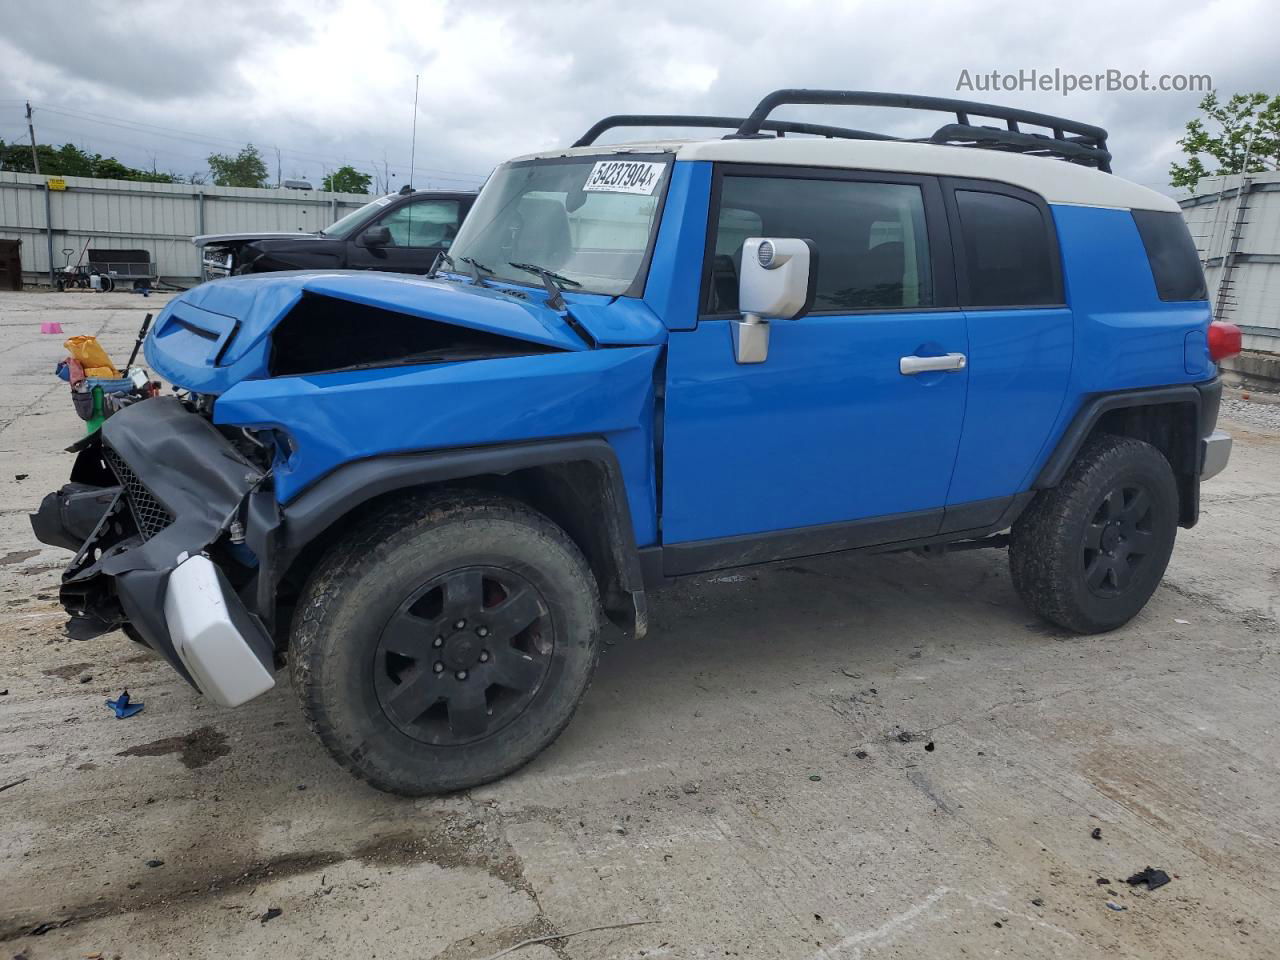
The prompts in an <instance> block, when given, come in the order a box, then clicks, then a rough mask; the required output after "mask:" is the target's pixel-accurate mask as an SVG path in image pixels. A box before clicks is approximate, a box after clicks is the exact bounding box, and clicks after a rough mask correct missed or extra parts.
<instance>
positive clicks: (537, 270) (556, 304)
mask: <svg viewBox="0 0 1280 960" xmlns="http://www.w3.org/2000/svg"><path fill="white" fill-rule="evenodd" d="M507 263H509V264H511V266H513V267H515V268H516V269H517V270H523V271H525V272H526V273H532V274H536V275H537V276H539V277H541V278H542V285H543V286H544V287H546V289H547V293H548V294H549V296H548V297H547V306H548V307H550V308H551V309H552V310H554V311H556V312H557V313H559V314H560V315H561V316H562V317H563V318H564V322H565V323H567V324H568V325H569V328H570V329H571V330H572V331H573V332H574V333H576V334H577V335H578V336H579V337H580V338H581V339H582V342H583V343H585V344H586V345H587V346H588V347H590V348H591V349H592V350H594V349H595V348H596V347H598V346H600V344H599V343H597V342H596V338H595V337H594V336H592V334H591V331H590V330H588V329H587V328H586V327H584V326H583V325H582V324H581V323H579V322H578V318H577V317H575V316H574V315H573V311H571V310H570V309H569V305H568V304H567V303H565V302H564V291H562V290H561V289H560V287H559V286H557V285H556V281H557V280H558V281H560V283H567V284H568V285H569V286H571V287H580V286H582V284H580V283H579V282H578V281H577V280H572V279H570V278H569V277H565V276H562V275H560V274H558V273H556V272H555V271H553V270H547V269H545V268H543V267H540V266H538V265H537V264H536V263H516V262H515V261H513V260H508V261H507Z"/></svg>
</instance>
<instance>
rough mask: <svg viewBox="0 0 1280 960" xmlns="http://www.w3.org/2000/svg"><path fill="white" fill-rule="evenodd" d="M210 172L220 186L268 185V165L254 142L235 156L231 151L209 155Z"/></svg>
mask: <svg viewBox="0 0 1280 960" xmlns="http://www.w3.org/2000/svg"><path fill="white" fill-rule="evenodd" d="M209 172H210V173H212V174H213V182H214V184H215V185H216V186H219V187H265V186H266V185H267V165H266V163H264V162H263V160H262V154H261V153H259V152H258V148H257V147H255V146H254V145H253V144H252V143H247V144H245V146H244V149H243V150H241V151H240V152H239V153H238V154H236V155H235V156H234V157H233V156H231V154H229V153H214V154H211V155H210V156H209Z"/></svg>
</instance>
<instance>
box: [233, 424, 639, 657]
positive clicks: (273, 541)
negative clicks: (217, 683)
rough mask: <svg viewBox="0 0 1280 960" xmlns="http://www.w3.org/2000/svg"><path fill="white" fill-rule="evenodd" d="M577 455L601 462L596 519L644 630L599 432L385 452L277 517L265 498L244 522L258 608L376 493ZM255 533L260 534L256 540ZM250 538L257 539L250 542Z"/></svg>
mask: <svg viewBox="0 0 1280 960" xmlns="http://www.w3.org/2000/svg"><path fill="white" fill-rule="evenodd" d="M583 461H586V462H590V463H592V464H593V465H595V466H597V467H599V468H600V469H601V472H602V474H603V476H604V478H605V483H604V489H603V491H602V492H603V495H604V500H605V502H604V504H603V507H604V509H603V511H602V515H601V516H599V517H598V518H596V521H595V522H597V523H599V524H602V525H603V526H604V528H605V533H606V534H607V541H608V545H609V550H610V553H611V554H612V562H613V565H614V567H615V571H616V575H617V577H618V581H619V585H620V587H621V588H622V590H624V591H626V592H627V593H629V594H631V596H632V599H633V602H634V604H635V616H636V623H635V628H636V632H637V634H639V635H643V631H644V627H645V623H644V621H645V619H646V617H645V599H644V578H643V574H642V572H641V566H640V554H639V551H638V550H637V548H636V539H635V527H634V526H633V525H632V521H631V508H630V506H629V502H628V500H627V491H626V485H625V482H624V480H623V477H622V468H621V466H620V464H619V463H618V457H617V454H616V453H615V452H614V449H613V447H612V445H611V444H610V443H609V442H608V441H607V440H605V439H604V438H603V437H598V436H595V437H578V438H571V439H561V440H549V441H536V442H529V443H513V444H502V445H494V446H482V447H461V448H452V449H446V450H432V451H425V452H420V453H402V454H390V455H386V456H379V457H372V458H369V459H364V460H355V461H352V462H350V463H346V464H343V465H342V466H339V467H337V468H336V469H334V470H333V471H332V472H330V473H328V474H326V475H325V476H324V477H322V478H321V479H320V480H318V481H316V482H315V483H314V484H312V485H311V486H309V487H308V488H307V489H306V490H304V491H303V492H302V493H301V494H299V495H298V496H297V497H296V498H294V499H293V500H291V501H290V502H289V503H288V504H285V505H283V506H281V507H279V508H278V513H276V515H275V516H269V515H268V511H269V509H270V507H269V505H265V504H264V507H266V509H264V511H263V515H261V516H260V517H259V518H258V520H257V522H251V523H250V525H249V527H250V530H249V545H250V547H251V548H255V547H257V549H255V552H257V553H258V556H259V559H260V560H261V559H262V558H263V555H264V553H265V554H266V556H267V557H269V560H268V562H267V563H265V564H263V568H262V569H261V570H260V571H259V574H260V575H259V580H258V584H257V587H258V591H257V593H258V596H257V601H258V607H259V610H260V613H262V614H263V615H264V616H265V615H268V610H267V609H264V608H265V607H267V606H268V605H273V604H274V596H275V588H276V585H277V582H278V579H279V578H280V577H281V576H283V574H284V573H285V571H287V570H288V569H289V567H290V566H291V564H292V563H293V562H294V561H295V560H296V559H297V558H298V557H299V555H300V554H301V553H302V551H303V550H304V549H305V548H306V547H307V546H308V545H309V544H311V543H313V542H314V541H315V540H316V538H317V537H320V536H321V535H322V534H324V533H325V531H327V530H328V529H329V528H330V527H331V526H332V525H333V524H335V523H337V522H338V521H340V520H341V519H342V518H343V517H345V516H347V515H348V514H349V513H350V512H351V511H352V510H354V509H356V508H358V507H360V506H361V505H363V504H365V503H367V502H369V501H370V500H372V499H373V498H375V497H378V496H382V495H384V494H387V493H393V492H395V491H396V490H403V489H408V488H410V487H421V486H427V485H430V484H436V483H444V482H447V481H453V480H463V479H466V478H468V477H478V476H483V475H499V476H505V475H507V474H511V473H514V472H516V471H519V470H525V469H528V468H531V467H546V466H556V465H564V464H570V463H580V462H583ZM272 506H273V505H272ZM270 512H274V511H270ZM255 528H256V529H255ZM255 533H261V534H265V536H264V537H263V538H262V539H258V538H257V537H255V536H254V534H255ZM255 540H258V543H256V544H255V542H254V541H255ZM262 540H266V541H268V542H262ZM259 551H261V552H259Z"/></svg>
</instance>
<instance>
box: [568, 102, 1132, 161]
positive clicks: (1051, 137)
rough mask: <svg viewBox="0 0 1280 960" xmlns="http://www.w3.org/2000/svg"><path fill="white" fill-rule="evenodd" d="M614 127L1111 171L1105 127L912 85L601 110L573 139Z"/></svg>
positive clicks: (586, 141) (591, 137) (582, 141)
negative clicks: (932, 117) (826, 116)
mask: <svg viewBox="0 0 1280 960" xmlns="http://www.w3.org/2000/svg"><path fill="white" fill-rule="evenodd" d="M786 104H817V105H832V106H847V107H897V108H900V109H907V110H931V111H938V112H942V113H951V114H954V115H955V118H956V119H955V123H948V124H944V125H943V126H941V127H939V128H938V129H937V130H935V131H934V132H933V134H932V135H931V136H928V137H923V138H903V137H894V136H890V135H888V134H884V133H873V132H871V131H868V130H854V129H850V128H847V127H830V126H826V125H824V124H816V123H799V122H793V121H789V120H770V119H769V114H770V113H772V112H773V111H774V110H775V109H776V108H778V107H780V106H783V105H786ZM974 117H977V118H979V119H989V120H1002V121H1004V126H1003V127H994V126H984V125H982V124H979V123H975V122H973V118H974ZM1023 124H1026V125H1028V126H1032V127H1040V128H1042V129H1044V130H1047V131H1048V133H1036V132H1034V131H1026V130H1023V129H1022V125H1023ZM613 127H729V128H733V129H734V132H733V133H731V134H728V135H727V136H726V137H725V139H726V140H738V139H751V138H755V137H762V136H764V135H765V134H764V133H762V132H761V131H770V132H772V133H775V134H777V135H778V136H785V135H786V134H788V133H808V134H814V135H817V136H822V137H838V138H841V139H851V140H906V141H907V142H916V143H920V142H923V143H946V144H953V145H956V146H966V147H981V148H984V149H988V150H1003V151H1007V152H1013V153H1025V154H1030V155H1032V156H1042V157H1055V158H1057V159H1061V160H1066V161H1068V162H1070V163H1078V164H1083V165H1085V166H1089V167H1096V168H1097V169H1099V170H1102V171H1103V172H1105V173H1110V172H1111V154H1110V152H1109V151H1108V150H1107V131H1106V130H1104V129H1102V127H1095V126H1092V125H1090V124H1087V123H1080V122H1078V121H1076V120H1068V119H1066V118H1064V117H1055V116H1052V115H1051V114H1047V113H1036V112H1034V111H1032V110H1019V109H1017V108H1015V107H1002V106H999V105H998V104H993V103H978V102H976V101H972V100H953V99H951V98H949V97H925V96H917V95H915V94H909V93H880V92H878V91H874V90H775V91H774V92H773V93H771V94H769V95H768V96H766V97H765V98H764V99H763V100H761V101H760V102H759V103H758V104H756V108H755V109H754V110H752V111H751V115H750V116H748V117H746V118H745V119H741V120H740V119H737V118H734V117H706V116H678V115H671V114H628V115H619V116H614V117H605V118H604V119H603V120H601V121H600V122H599V123H597V124H596V125H595V126H593V127H592V128H591V129H590V130H588V131H587V132H586V133H585V134H583V135H582V136H581V137H580V138H579V139H578V141H577V142H576V143H574V146H575V147H585V146H588V145H590V144H592V143H594V142H595V140H596V138H597V137H598V136H600V134H602V133H603V132H604V131H606V130H609V129H611V128H613Z"/></svg>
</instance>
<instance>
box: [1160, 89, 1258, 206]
mask: <svg viewBox="0 0 1280 960" xmlns="http://www.w3.org/2000/svg"><path fill="white" fill-rule="evenodd" d="M1200 110H1201V112H1202V113H1203V114H1204V117H1203V118H1201V117H1196V118H1195V119H1193V120H1190V121H1188V122H1187V128H1186V133H1185V134H1184V135H1183V137H1182V138H1181V139H1180V140H1179V141H1178V146H1180V147H1181V148H1182V151H1183V153H1185V154H1186V155H1187V161H1186V163H1174V164H1173V165H1172V166H1170V167H1169V183H1170V184H1172V185H1173V186H1175V187H1189V188H1191V189H1195V186H1196V184H1197V183H1199V182H1200V180H1201V179H1202V178H1204V177H1210V176H1216V177H1221V176H1225V175H1227V174H1230V173H1262V172H1264V171H1267V170H1278V169H1280V94H1277V95H1275V96H1269V95H1267V94H1265V93H1262V92H1261V91H1259V92H1257V93H1235V94H1232V95H1231V99H1229V100H1228V101H1227V102H1226V103H1223V102H1222V101H1220V100H1219V99H1218V92H1217V91H1216V90H1215V91H1212V92H1211V93H1208V94H1205V97H1204V99H1203V100H1201V101H1200ZM1206 123H1207V124H1208V126H1206ZM1246 154H1247V155H1248V157H1249V169H1248V170H1245V169H1244V164H1245V155H1246ZM1206 156H1207V157H1208V158H1209V164H1208V165H1206V163H1205V161H1204V160H1203V159H1201V158H1202V157H1206ZM1211 166H1212V167H1214V168H1215V169H1213V170H1212V171H1210V169H1209V167H1211Z"/></svg>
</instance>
